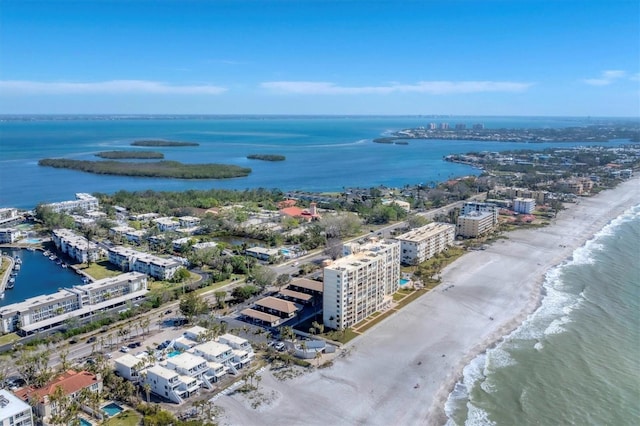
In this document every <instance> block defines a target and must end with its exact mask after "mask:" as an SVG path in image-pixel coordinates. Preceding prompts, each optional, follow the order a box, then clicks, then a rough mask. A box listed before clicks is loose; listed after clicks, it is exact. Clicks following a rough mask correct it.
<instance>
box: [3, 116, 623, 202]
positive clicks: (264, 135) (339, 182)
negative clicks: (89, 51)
mask: <svg viewBox="0 0 640 426" xmlns="http://www.w3.org/2000/svg"><path fill="white" fill-rule="evenodd" d="M430 122H436V123H441V122H447V123H449V124H450V125H451V126H452V127H453V126H454V125H455V124H457V123H462V124H466V125H467V126H468V127H469V126H471V125H472V124H475V123H482V124H484V125H485V126H486V127H487V128H535V127H567V126H575V125H584V124H588V123H589V120H587V119H577V118H545V117H530V118H526V117H524V118H523V117H437V118H434V117H263V116H250V117H235V116H234V117H226V116H222V117H198V118H194V117H178V118H176V117H173V118H170V117H134V118H123V117H117V119H112V118H111V117H108V116H103V117H82V116H80V117H62V118H60V117H57V118H48V117H41V116H35V117H23V118H22V119H20V120H18V119H15V118H10V117H1V116H0V207H18V208H25V209H31V208H34V207H35V206H36V205H37V204H38V203H45V202H56V201H63V200H69V199H73V196H74V193H76V192H89V193H92V192H103V193H114V192H116V191H119V190H130V191H132V190H147V189H153V190H167V191H183V190H187V189H211V188H220V189H239V190H243V189H247V188H269V189H281V190H283V191H290V190H303V191H313V192H333V191H341V190H342V189H343V188H345V187H365V188H369V187H373V186H378V185H386V186H390V187H401V186H404V185H415V184H421V183H423V184H430V183H435V182H441V181H444V180H447V179H449V178H452V177H458V176H465V175H477V174H478V173H479V171H478V170H477V169H474V168H471V167H469V166H466V165H462V164H456V163H450V162H446V161H444V159H443V157H444V156H446V155H449V154H454V153H466V152H469V151H483V150H485V151H501V150H510V149H524V148H526V149H533V150H541V149H544V148H547V147H553V146H575V145H594V143H588V142H580V143H563V144H560V143H535V144H527V143H506V142H504V143H501V142H477V141H454V140H447V141H438V140H411V141H409V144H408V145H395V144H378V143H373V142H372V140H373V139H374V138H377V137H380V136H384V135H388V134H389V133H390V132H393V131H397V130H401V129H406V128H414V127H419V126H427V125H428V124H429V123H430ZM136 139H165V140H178V141H187V142H197V143H199V144H200V146H197V147H161V148H160V147H151V148H143V147H133V146H131V145H130V144H131V142H132V141H134V140H136ZM619 143H623V141H618V142H616V141H612V142H610V144H612V145H614V144H619ZM134 149H137V150H152V151H161V152H163V153H164V154H165V158H166V159H167V160H176V161H181V162H184V163H222V164H233V165H238V166H243V167H250V168H251V169H252V173H251V174H250V175H249V176H247V177H242V178H234V179H224V180H215V179H202V180H181V179H158V178H144V177H126V176H107V175H95V174H90V173H84V172H80V171H75V170H67V169H55V168H50V167H42V166H38V160H40V159H42V158H71V159H78V160H98V158H97V157H95V154H96V153H98V152H100V151H111V150H134ZM249 154H281V155H284V156H285V157H286V160H285V161H282V162H270V161H260V160H249V159H247V155H249Z"/></svg>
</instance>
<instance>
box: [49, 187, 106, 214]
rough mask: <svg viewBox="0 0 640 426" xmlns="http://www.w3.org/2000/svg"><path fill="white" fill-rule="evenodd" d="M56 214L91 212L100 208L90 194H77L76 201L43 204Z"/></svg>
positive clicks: (96, 200)
mask: <svg viewBox="0 0 640 426" xmlns="http://www.w3.org/2000/svg"><path fill="white" fill-rule="evenodd" d="M45 206H46V207H49V208H50V209H51V210H53V211H54V212H56V213H70V212H72V211H74V210H82V211H93V210H98V208H99V207H100V205H99V202H98V199H97V198H96V197H94V196H93V195H91V194H86V193H84V192H79V193H77V194H76V199H75V200H71V201H61V202H59V203H50V204H45Z"/></svg>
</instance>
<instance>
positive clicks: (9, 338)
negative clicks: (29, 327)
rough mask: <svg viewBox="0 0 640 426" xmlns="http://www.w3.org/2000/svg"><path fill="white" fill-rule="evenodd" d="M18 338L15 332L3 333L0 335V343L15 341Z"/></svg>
mask: <svg viewBox="0 0 640 426" xmlns="http://www.w3.org/2000/svg"><path fill="white" fill-rule="evenodd" d="M19 338H20V337H19V336H18V335H17V334H16V333H9V334H5V335H3V336H0V345H6V344H7V343H11V342H13V341H16V340H18V339H19Z"/></svg>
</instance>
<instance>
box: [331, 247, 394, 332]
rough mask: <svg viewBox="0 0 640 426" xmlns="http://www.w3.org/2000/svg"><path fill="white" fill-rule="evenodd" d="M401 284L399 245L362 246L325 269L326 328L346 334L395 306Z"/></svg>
mask: <svg viewBox="0 0 640 426" xmlns="http://www.w3.org/2000/svg"><path fill="white" fill-rule="evenodd" d="M346 251H350V249H349V250H346ZM399 280H400V243H399V242H397V241H393V242H391V241H372V242H370V243H369V244H365V245H361V246H360V247H359V248H358V250H357V251H355V252H352V254H349V255H347V256H346V257H343V258H341V259H338V260H336V261H335V262H333V263H332V264H331V265H330V266H327V267H326V268H324V293H323V322H324V325H326V326H327V327H330V328H333V329H338V330H343V329H345V328H347V327H350V326H352V325H354V324H357V323H358V322H360V321H362V320H363V319H365V318H367V317H368V316H369V315H371V314H373V313H374V312H377V311H380V310H381V309H383V308H384V307H385V306H386V305H387V304H390V303H391V299H392V295H393V293H395V292H396V291H397V290H398V287H399Z"/></svg>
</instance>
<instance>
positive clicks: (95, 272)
mask: <svg viewBox="0 0 640 426" xmlns="http://www.w3.org/2000/svg"><path fill="white" fill-rule="evenodd" d="M78 269H80V270H81V271H82V272H84V273H85V274H88V275H89V276H91V277H92V278H93V279H95V280H101V279H103V278H110V277H115V276H117V275H120V274H122V271H121V270H120V269H118V268H116V267H115V266H114V265H112V264H111V263H109V261H107V260H102V261H100V262H96V263H92V264H91V265H89V266H86V265H81V266H79V267H78Z"/></svg>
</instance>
